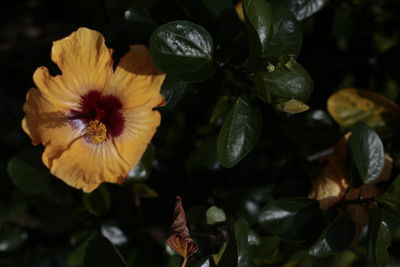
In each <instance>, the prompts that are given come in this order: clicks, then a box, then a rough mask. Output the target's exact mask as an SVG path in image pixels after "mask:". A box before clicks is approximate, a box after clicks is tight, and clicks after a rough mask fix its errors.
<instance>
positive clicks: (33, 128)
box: [22, 88, 83, 165]
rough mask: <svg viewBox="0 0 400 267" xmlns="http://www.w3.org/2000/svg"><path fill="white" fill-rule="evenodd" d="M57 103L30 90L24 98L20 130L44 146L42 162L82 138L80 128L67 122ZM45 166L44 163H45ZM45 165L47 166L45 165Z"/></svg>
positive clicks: (63, 111) (64, 113)
mask: <svg viewBox="0 0 400 267" xmlns="http://www.w3.org/2000/svg"><path fill="white" fill-rule="evenodd" d="M58 103H59V102H57V101H54V99H52V98H48V97H46V96H45V95H43V94H41V92H40V91H39V90H38V89H36V88H32V89H30V90H29V92H28V94H27V96H26V102H25V104H24V107H23V109H24V112H25V114H26V116H25V118H24V119H23V121H22V128H23V129H24V131H25V132H26V133H27V134H28V135H29V137H30V138H31V139H32V142H33V143H34V144H40V143H41V144H43V145H44V146H46V150H45V152H44V155H43V156H44V160H45V161H46V160H47V158H52V157H54V155H55V154H58V153H59V151H62V150H64V149H65V148H66V147H67V146H68V145H69V144H70V143H71V142H72V141H73V140H74V139H76V138H78V137H80V136H82V134H83V132H82V128H80V127H79V125H75V126H73V125H72V124H70V122H69V121H68V118H67V116H68V113H67V112H68V110H67V109H66V108H65V107H64V106H62V105H58ZM45 164H46V162H45ZM46 165H47V164H46Z"/></svg>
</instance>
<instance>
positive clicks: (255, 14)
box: [243, 0, 273, 58]
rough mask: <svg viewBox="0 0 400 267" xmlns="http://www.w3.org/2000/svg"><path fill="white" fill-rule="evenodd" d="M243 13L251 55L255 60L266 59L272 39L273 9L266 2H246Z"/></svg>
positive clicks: (248, 0)
mask: <svg viewBox="0 0 400 267" xmlns="http://www.w3.org/2000/svg"><path fill="white" fill-rule="evenodd" d="M243 13H244V17H245V23H246V28H247V32H248V35H249V43H250V55H252V56H253V57H254V58H260V57H265V56H266V55H267V53H268V44H269V41H270V40H271V37H272V30H273V15H272V9H271V7H270V5H269V4H268V2H267V1H264V0H244V1H243Z"/></svg>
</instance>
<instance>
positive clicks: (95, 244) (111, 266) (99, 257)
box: [83, 236, 127, 267]
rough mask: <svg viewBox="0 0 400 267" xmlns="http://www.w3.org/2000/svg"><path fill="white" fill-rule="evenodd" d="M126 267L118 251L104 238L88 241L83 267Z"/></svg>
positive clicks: (99, 237) (98, 237)
mask: <svg viewBox="0 0 400 267" xmlns="http://www.w3.org/2000/svg"><path fill="white" fill-rule="evenodd" d="M94 266H96V267H127V265H126V263H125V261H124V259H123V258H122V256H121V254H120V253H119V251H118V250H117V249H116V248H115V247H114V246H113V244H111V242H110V241H109V240H108V239H107V238H104V237H101V236H97V237H94V238H93V239H92V240H90V241H89V243H88V245H87V247H86V251H85V260H84V264H83V267H94Z"/></svg>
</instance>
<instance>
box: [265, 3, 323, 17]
mask: <svg viewBox="0 0 400 267" xmlns="http://www.w3.org/2000/svg"><path fill="white" fill-rule="evenodd" d="M270 1H271V4H273V5H281V6H285V7H286V8H288V9H289V10H290V11H292V12H293V14H294V15H295V16H296V18H297V19H298V20H303V19H306V18H308V17H310V16H311V15H313V14H315V13H316V12H318V11H319V10H321V9H322V8H323V7H324V6H325V5H326V4H327V3H328V2H329V0H270Z"/></svg>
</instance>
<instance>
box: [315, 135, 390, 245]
mask: <svg viewBox="0 0 400 267" xmlns="http://www.w3.org/2000/svg"><path fill="white" fill-rule="evenodd" d="M350 135H351V133H350V132H349V133H347V134H346V135H345V136H344V137H343V138H342V139H341V140H340V141H339V142H338V143H337V144H336V146H335V148H334V151H333V153H332V154H330V155H327V156H325V157H323V158H322V159H321V164H322V168H321V171H320V172H319V174H318V176H317V178H316V179H314V181H313V186H312V188H311V191H310V193H309V195H308V197H309V198H311V199H315V200H318V201H319V206H320V209H321V210H327V209H329V208H331V207H333V206H334V205H336V204H338V203H340V202H342V201H344V200H345V201H346V202H347V205H346V208H345V209H346V211H347V212H348V213H349V214H350V215H351V217H352V219H353V222H354V225H355V228H356V232H355V235H354V240H353V243H355V242H357V240H358V237H359V236H360V233H361V230H362V229H363V227H364V226H365V225H367V223H368V220H369V213H368V210H369V209H368V205H367V206H365V205H361V204H360V203H357V201H358V200H367V199H374V198H375V197H378V196H380V195H382V194H383V193H384V192H383V190H382V189H380V188H379V187H377V186H376V184H377V183H380V182H384V181H388V180H389V179H390V177H391V171H392V165H393V159H392V157H390V155H389V154H385V165H384V168H383V171H382V173H381V175H380V176H379V178H378V179H376V180H375V181H374V182H372V183H369V184H366V185H363V186H361V187H357V188H354V187H350V186H349V184H348V177H347V173H348V171H347V169H346V162H345V159H346V153H347V141H348V139H349V137H350ZM370 204H372V205H373V204H374V203H370Z"/></svg>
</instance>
